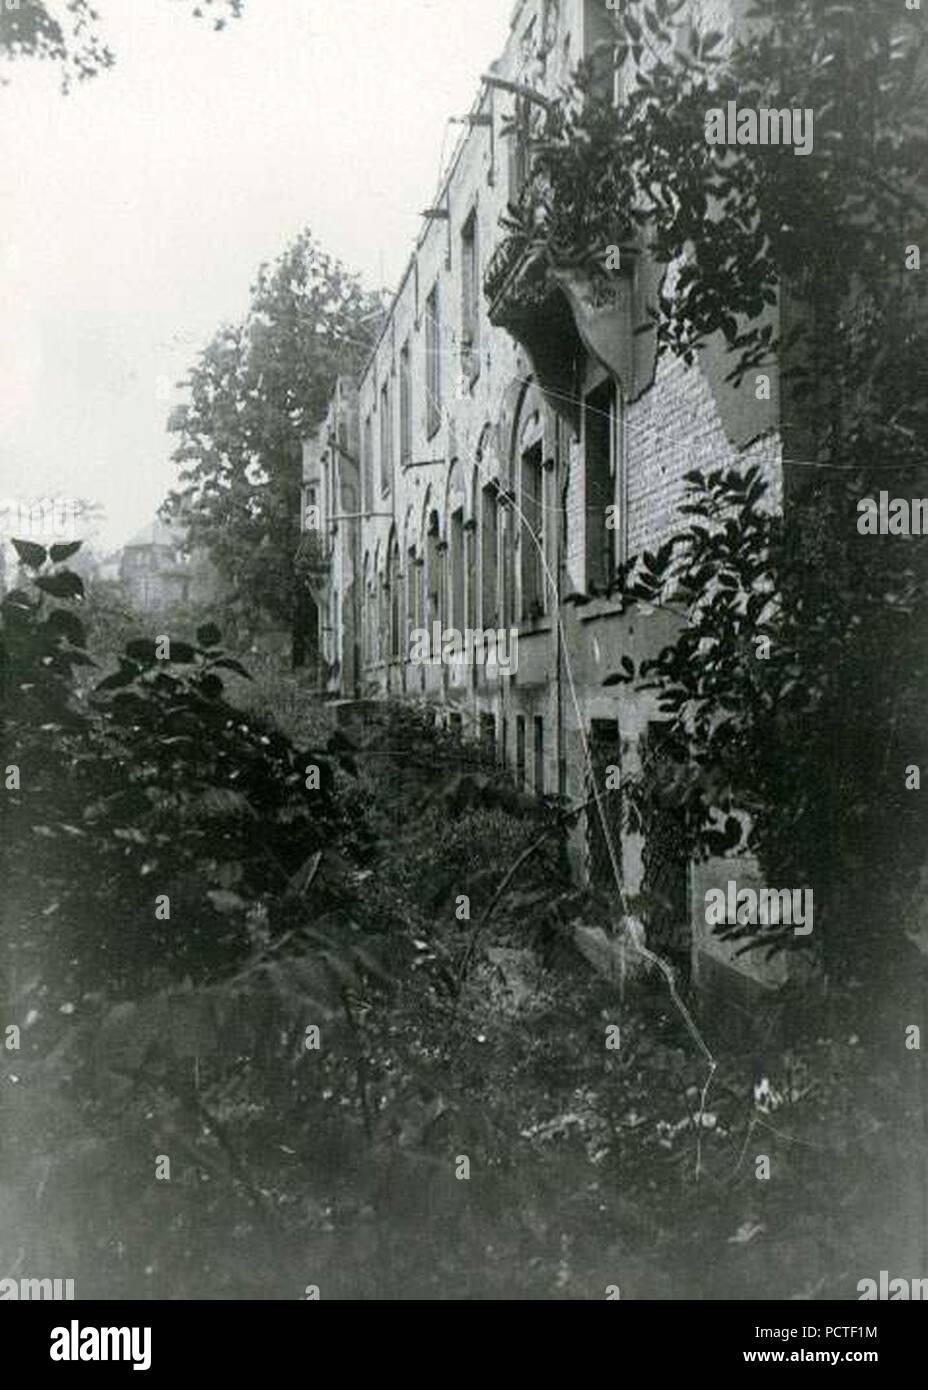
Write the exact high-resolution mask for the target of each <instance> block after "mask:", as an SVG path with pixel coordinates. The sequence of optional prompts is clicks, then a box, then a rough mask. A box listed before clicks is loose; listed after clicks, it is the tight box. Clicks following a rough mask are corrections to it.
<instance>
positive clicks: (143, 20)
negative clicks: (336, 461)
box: [0, 0, 512, 545]
mask: <svg viewBox="0 0 928 1390" xmlns="http://www.w3.org/2000/svg"><path fill="white" fill-rule="evenodd" d="M0 3H2V0H0ZM98 8H99V9H100V11H101V12H102V19H101V28H102V29H103V30H104V32H105V35H106V38H107V40H108V42H109V43H110V46H111V47H112V48H113V49H114V50H115V52H116V67H115V68H114V69H112V70H111V71H109V72H104V73H101V74H100V75H99V76H98V77H96V78H94V79H93V80H92V81H90V82H87V83H84V84H82V85H81V86H80V87H78V88H75V89H74V90H73V91H72V92H71V94H70V95H69V96H66V97H65V96H62V95H61V93H60V90H59V86H58V80H57V76H56V75H55V74H54V73H52V72H51V70H45V69H44V68H43V67H41V66H40V65H37V64H31V63H22V64H19V65H17V66H15V67H13V68H11V69H10V71H11V73H12V74H13V80H12V83H11V85H9V86H7V87H0V497H2V498H4V499H9V498H11V497H12V498H21V497H25V498H27V499H32V498H37V497H42V496H47V495H51V494H57V495H59V496H62V495H63V496H66V497H72V496H83V497H87V498H90V499H93V500H96V501H98V502H100V503H102V504H103V506H104V507H105V510H106V524H105V528H104V531H103V534H102V540H103V541H104V542H105V543H106V544H108V545H118V544H121V543H122V542H123V541H124V540H125V539H127V537H128V536H129V535H130V534H131V533H132V532H133V531H135V530H138V529H139V528H140V527H141V526H143V525H145V524H146V523H147V522H148V521H149V520H151V519H152V517H153V515H154V512H155V509H156V508H157V506H158V504H159V502H160V501H161V499H162V498H163V496H164V494H165V492H166V491H167V489H168V487H169V486H170V485H171V484H172V482H173V481H174V480H175V470H174V468H173V466H172V465H171V463H170V452H171V447H172V440H171V437H170V436H169V435H167V434H166V432H165V421H166V418H167V415H168V412H169V410H170V407H171V404H172V401H174V400H176V396H175V395H174V394H173V383H174V382H175V381H176V380H178V379H179V378H180V377H181V376H182V375H183V373H184V370H185V368H186V366H187V365H188V364H189V362H190V361H191V360H192V359H193V357H194V356H195V354H196V351H197V348H198V347H199V346H202V345H203V344H204V343H205V342H206V341H207V340H208V338H209V337H210V336H211V334H212V332H213V331H214V330H215V329H216V328H217V327H218V325H219V324H220V323H222V322H223V321H227V320H234V319H238V318H240V317H241V316H242V314H243V313H244V310H245V308H246V306H247V302H248V288H249V285H250V283H251V280H252V277H253V274H254V271H255V269H256V268H257V266H258V264H259V263H260V262H261V261H262V260H269V259H271V258H273V257H274V256H275V255H276V254H277V253H278V252H279V251H280V250H282V249H283V247H284V246H285V245H286V243H287V242H288V241H289V240H290V239H291V238H292V237H293V236H294V234H295V233H296V232H297V231H298V230H299V228H300V227H301V226H303V225H304V224H308V225H309V226H310V227H311V228H312V230H313V232H314V233H315V235H316V237H317V238H318V239H319V241H321V243H322V244H323V245H324V246H325V248H326V249H327V250H329V251H330V252H332V253H333V254H334V255H336V256H338V257H340V258H341V259H342V260H343V261H344V262H345V264H346V265H348V266H349V267H351V268H352V269H356V270H358V271H360V272H361V274H362V275H363V277H364V280H365V282H366V284H367V285H368V286H369V287H373V286H375V285H379V284H386V285H387V286H394V285H395V284H396V282H397V278H398V276H399V274H400V273H401V271H402V268H403V266H404V265H405V262H406V259H407V257H408V255H409V252H410V249H411V247H412V244H413V240H414V237H415V235H416V233H417V231H418V228H419V226H420V221H419V218H418V216H417V214H418V212H419V211H420V209H421V208H423V207H424V206H426V204H427V203H428V202H429V200H430V198H431V195H432V193H433V192H434V188H435V183H436V179H437V177H438V171H439V159H440V156H441V151H442V140H443V134H444V132H445V131H446V130H447V132H448V133H447V137H446V138H447V145H446V147H445V148H446V150H450V148H451V146H452V144H453V141H454V139H455V138H456V134H457V127H450V128H449V127H447V125H446V120H447V117H448V116H450V115H455V114H458V115H459V114H463V113H464V112H466V111H467V110H468V109H469V107H470V105H471V103H472V101H473V98H474V96H475V93H476V90H477V79H478V77H479V74H480V73H481V72H482V71H485V70H486V68H487V66H488V65H489V63H490V61H491V60H492V59H493V58H495V57H496V56H497V54H498V53H499V51H500V50H501V49H502V46H503V42H504V39H505V35H506V32H507V26H508V20H509V14H510V12H511V9H512V0H247V4H246V14H245V17H244V18H243V19H241V20H239V21H237V22H235V23H231V24H230V25H229V26H228V28H227V29H226V30H225V31H224V32H222V33H218V34H217V33H213V32H212V30H211V29H210V27H209V26H208V25H207V24H206V23H203V22H200V21H196V20H194V19H192V18H191V17H190V13H189V8H188V7H186V6H185V5H182V4H176V3H170V0H99V6H98ZM169 391H170V392H171V394H170V395H169V394H168V392H169Z"/></svg>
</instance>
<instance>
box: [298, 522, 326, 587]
mask: <svg viewBox="0 0 928 1390" xmlns="http://www.w3.org/2000/svg"><path fill="white" fill-rule="evenodd" d="M332 549H333V547H332V541H331V538H330V537H327V536H324V535H323V534H322V532H321V531H304V532H303V534H302V535H301V537H300V543H299V545H298V546H297V548H296V556H295V557H294V558H295V563H296V571H297V574H298V575H299V576H300V577H301V578H302V579H303V581H304V583H305V584H306V586H307V588H308V589H309V591H310V593H311V594H312V595H313V597H314V598H316V599H318V597H319V595H321V594H322V593H324V592H325V588H326V585H327V584H328V582H329V577H330V575H331V572H332Z"/></svg>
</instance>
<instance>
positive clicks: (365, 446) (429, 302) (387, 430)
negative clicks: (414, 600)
mask: <svg viewBox="0 0 928 1390" xmlns="http://www.w3.org/2000/svg"><path fill="white" fill-rule="evenodd" d="M480 298H481V272H480V251H479V240H478V232H477V210H476V208H474V209H472V210H471V212H470V215H469V216H468V218H467V220H466V222H465V223H464V226H463V228H462V229H461V341H460V357H461V374H462V379H463V380H464V381H465V382H466V383H467V384H468V385H471V384H472V383H473V382H474V381H475V380H476V378H477V377H478V376H479V374H480ZM424 318H425V377H424V382H423V386H424V391H425V401H424V406H425V433H426V437H427V438H428V439H432V438H433V437H434V436H435V435H436V434H437V433H438V430H439V428H440V426H441V420H442V392H443V390H444V373H443V371H442V358H443V356H444V355H445V352H444V349H443V346H442V334H443V332H444V331H445V329H444V325H443V323H442V303H441V293H440V285H439V282H438V281H437V280H436V281H435V284H434V285H433V286H432V288H431V290H430V291H429V294H428V295H427V297H426V301H425V314H424ZM395 391H396V392H398V395H399V462H400V467H401V468H405V467H407V466H408V465H409V464H410V463H412V462H413V457H412V447H413V404H414V400H413V381H412V344H411V338H410V337H407V339H406V341H405V342H404V343H403V345H402V347H401V348H400V351H399V364H398V371H397V372H396V373H394V372H393V371H391V372H389V373H388V374H387V375H386V376H385V378H384V380H383V381H382V382H381V384H380V391H379V397H378V406H377V413H378V414H379V418H380V426H379V445H380V450H379V462H380V493H381V496H386V495H387V494H388V493H389V492H390V491H391V489H392V487H393V467H394V446H395V434H394V432H395V428H396V420H395V408H394V392H395ZM362 471H363V488H364V501H363V505H364V507H365V508H366V509H367V510H368V511H373V510H375V503H374V419H373V413H372V412H369V413H368V414H367V416H366V417H365V420H364V432H363V438H362Z"/></svg>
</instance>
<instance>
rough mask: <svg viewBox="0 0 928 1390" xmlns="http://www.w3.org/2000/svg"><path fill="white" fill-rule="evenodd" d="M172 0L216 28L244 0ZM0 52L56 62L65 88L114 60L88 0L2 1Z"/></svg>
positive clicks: (10, 57) (238, 11)
mask: <svg viewBox="0 0 928 1390" xmlns="http://www.w3.org/2000/svg"><path fill="white" fill-rule="evenodd" d="M173 2H174V3H183V4H186V5H187V6H188V7H189V8H190V9H191V11H192V14H193V16H194V18H196V19H201V18H204V17H209V18H211V20H212V24H213V28H214V29H216V30H220V29H224V28H225V27H226V24H227V23H228V21H229V19H230V18H238V16H239V15H240V14H241V13H242V11H243V10H244V7H245V0H173ZM0 57H3V58H5V59H7V60H8V61H11V60H13V61H15V60H21V59H24V58H26V59H30V58H31V59H33V60H40V61H44V62H47V63H52V64H54V65H55V66H56V67H57V68H58V70H59V72H60V74H61V86H62V90H63V91H65V92H67V91H68V90H69V88H70V87H71V85H72V83H74V82H75V81H76V82H83V81H86V80H87V79H88V78H90V77H95V76H96V75H97V74H98V73H99V72H102V71H103V70H104V69H106V68H111V67H112V66H113V64H114V63H115V61H116V55H115V54H114V52H113V50H112V49H111V48H110V47H109V45H108V43H107V42H106V39H105V37H104V34H103V31H102V30H101V28H100V15H99V13H98V12H97V10H96V9H94V7H93V5H92V4H91V3H90V0H5V3H4V4H2V5H0Z"/></svg>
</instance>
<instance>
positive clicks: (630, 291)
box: [484, 232, 640, 430]
mask: <svg viewBox="0 0 928 1390" xmlns="http://www.w3.org/2000/svg"><path fill="white" fill-rule="evenodd" d="M616 244H618V243H616ZM620 256H621V270H620V271H619V272H615V273H614V274H607V273H605V272H601V271H599V270H598V269H596V268H595V262H593V261H591V257H590V255H589V254H586V255H584V256H582V257H576V258H574V259H571V258H569V256H568V255H567V254H565V255H564V257H563V258H561V257H560V256H557V257H555V256H554V254H553V249H552V247H551V245H550V244H549V243H545V242H544V241H541V240H530V239H529V238H528V237H526V236H524V235H522V234H520V233H515V232H514V233H510V235H508V236H506V237H505V238H504V239H503V240H502V241H501V243H500V244H499V246H498V247H497V248H496V251H495V252H494V254H493V256H492V258H491V260H490V262H489V264H488V266H487V271H486V275H485V277H484V292H485V294H486V296H487V299H488V301H489V318H490V322H491V323H493V324H494V325H496V326H497V327H500V328H505V330H506V331H507V332H508V333H510V334H511V335H512V336H513V337H514V338H515V340H516V341H517V342H518V343H519V344H520V345H521V346H522V347H523V348H524V349H525V351H526V352H527V353H528V355H529V357H530V359H531V362H532V366H533V368H534V371H535V373H536V375H537V377H538V381H539V385H540V386H541V389H542V391H543V392H544V393H545V395H546V396H547V398H548V400H549V403H550V405H551V407H552V409H554V410H555V411H556V412H557V413H558V414H559V415H561V416H563V417H564V418H565V419H567V420H568V422H569V423H570V424H571V426H572V427H573V428H574V429H577V430H579V426H580V419H579V411H580V406H579V402H577V401H576V400H574V399H573V396H574V381H573V363H574V360H575V359H576V357H577V355H578V354H580V353H584V352H586V353H590V354H591V355H592V356H594V357H595V358H597V359H598V360H599V361H601V362H602V363H603V365H604V366H606V367H607V368H608V369H609V371H610V372H611V373H612V374H613V375H614V376H616V377H617V378H618V379H619V380H620V381H621V382H622V383H623V386H624V387H625V389H626V391H627V392H629V393H632V392H634V391H635V375H636V373H635V367H636V361H635V327H636V314H635V304H634V300H635V283H636V268H637V266H638V261H639V252H638V249H637V248H636V247H635V246H632V245H629V244H625V245H622V246H621V250H620ZM639 375H640V372H639Z"/></svg>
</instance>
